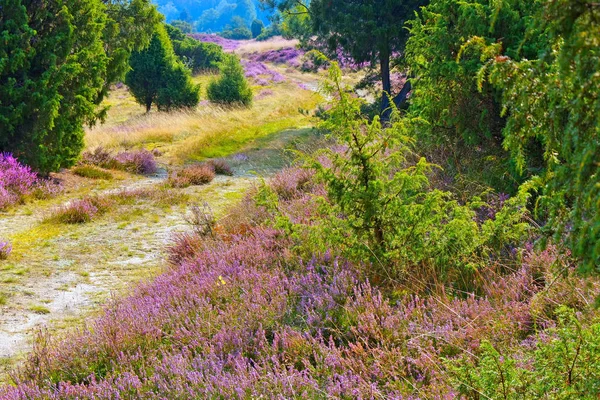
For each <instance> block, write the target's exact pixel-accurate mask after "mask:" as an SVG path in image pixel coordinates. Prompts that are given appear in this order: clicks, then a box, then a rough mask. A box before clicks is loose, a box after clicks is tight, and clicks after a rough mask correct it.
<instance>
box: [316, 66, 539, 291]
mask: <svg viewBox="0 0 600 400" xmlns="http://www.w3.org/2000/svg"><path fill="white" fill-rule="evenodd" d="M325 89H326V91H327V93H328V94H329V95H330V96H331V97H332V98H334V99H336V100H335V101H334V102H333V104H332V108H331V110H329V111H328V112H327V119H326V120H325V122H324V123H323V125H322V128H323V129H324V130H325V131H327V132H330V134H331V136H332V138H333V139H335V140H336V142H337V143H339V144H340V146H341V148H342V149H343V150H339V149H338V150H330V149H329V150H324V151H322V152H320V153H319V154H318V157H317V158H316V159H314V160H313V162H312V167H314V168H315V169H316V170H317V176H318V178H320V179H321V180H322V181H323V182H325V184H326V187H327V189H328V197H329V199H331V200H332V202H333V203H334V204H333V209H331V208H329V209H330V215H331V217H330V221H329V222H328V223H330V224H331V225H332V226H335V227H336V228H335V229H332V230H329V229H327V230H326V231H329V232H332V231H333V232H335V231H336V230H337V231H338V233H335V234H331V233H329V234H327V233H324V232H319V233H318V234H317V235H316V236H317V237H321V239H317V241H320V240H324V241H325V242H326V243H332V242H333V243H339V244H340V246H341V248H347V249H348V254H349V255H350V256H351V258H356V259H357V260H365V259H370V260H371V261H372V262H373V265H374V268H375V272H376V274H375V275H376V278H377V279H392V280H398V279H403V278H406V277H407V276H410V274H411V273H414V272H415V271H414V270H416V269H421V270H423V269H424V270H426V271H428V272H427V274H426V275H427V276H428V277H429V278H430V279H433V280H437V281H438V282H440V281H443V282H448V283H456V282H457V281H460V283H461V284H462V285H464V286H462V288H463V289H470V288H469V283H468V282H469V281H470V279H469V278H468V276H469V274H470V273H472V272H473V271H476V270H477V269H478V268H479V267H482V266H484V265H485V263H486V262H487V261H486V260H487V258H488V257H493V258H500V257H501V254H502V252H503V249H504V248H505V246H508V245H510V244H518V243H519V242H520V241H521V240H522V239H523V238H524V237H526V233H527V231H528V224H527V223H524V222H523V217H524V216H525V215H526V213H527V211H526V208H525V204H526V203H527V199H528V198H529V195H528V194H527V190H526V189H527V187H526V186H524V187H523V190H522V191H521V192H520V193H519V195H517V196H515V197H513V198H511V199H510V200H509V201H507V202H506V203H505V204H504V206H503V207H502V209H501V210H499V212H498V213H496V215H495V216H494V217H493V218H490V219H486V220H485V221H480V223H478V222H477V219H476V218H475V211H474V210H475V209H476V208H477V207H480V206H481V204H482V203H481V201H480V199H479V198H473V199H469V201H468V203H467V204H464V205H463V204H460V203H459V202H458V201H457V200H456V199H455V198H454V196H453V195H452V194H451V193H447V192H442V191H440V190H437V189H435V187H434V186H433V185H432V184H431V183H430V180H429V177H430V176H431V171H432V169H434V168H436V166H435V165H433V164H431V163H428V162H427V161H426V160H425V158H423V157H419V156H418V155H417V154H416V153H415V152H414V148H415V146H414V145H415V143H414V135H413V134H412V131H413V129H414V124H413V121H411V120H410V119H408V118H399V115H398V111H397V109H394V108H393V112H392V115H391V116H392V120H391V124H390V125H389V126H386V125H382V124H381V122H380V121H379V117H375V118H374V119H373V120H372V121H369V120H368V119H366V118H365V117H364V116H363V115H362V114H361V101H360V100H358V99H356V98H353V97H351V96H350V94H349V93H347V91H346V89H345V88H344V87H343V86H342V83H341V70H340V69H339V67H338V66H337V64H336V63H333V65H332V67H331V69H330V83H329V84H328V85H326V86H325ZM392 107H393V106H392ZM323 157H324V159H326V160H328V161H327V162H323V161H321V160H323ZM338 215H341V216H343V217H342V218H340V217H334V216H338ZM332 221H333V222H332ZM344 227H347V228H350V229H351V230H352V232H353V234H348V233H347V231H346V229H345V228H344ZM480 260H481V261H480ZM382 268H383V270H382Z"/></svg>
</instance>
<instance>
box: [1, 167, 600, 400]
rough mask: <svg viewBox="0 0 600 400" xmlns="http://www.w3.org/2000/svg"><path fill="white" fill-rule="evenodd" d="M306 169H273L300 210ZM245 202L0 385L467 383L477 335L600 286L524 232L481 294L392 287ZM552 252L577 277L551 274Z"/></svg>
mask: <svg viewBox="0 0 600 400" xmlns="http://www.w3.org/2000/svg"><path fill="white" fill-rule="evenodd" d="M311 178H312V172H310V171H308V170H305V169H299V168H290V169H287V170H284V171H283V172H281V173H280V174H279V175H278V176H276V177H274V178H273V179H272V180H271V182H270V187H271V189H272V190H273V192H274V193H275V194H276V195H277V196H278V198H279V204H278V212H280V213H282V214H283V215H285V216H287V217H288V218H290V220H293V221H294V222H296V223H304V224H309V223H311V220H314V218H315V216H316V213H317V212H318V211H316V210H317V209H318V207H316V204H315V202H314V201H315V200H314V197H315V196H314V195H315V194H318V195H324V194H325V193H324V188H323V187H322V186H321V185H319V184H316V183H313V182H311V181H312V179H311ZM240 208H241V212H239V215H243V217H240V218H238V219H237V224H238V227H237V228H235V227H234V228H231V227H230V228H226V229H225V231H224V232H222V233H219V236H218V237H213V236H211V237H208V238H202V237H200V236H198V235H196V236H195V234H193V233H191V234H185V235H181V236H178V237H177V238H176V243H175V245H174V246H173V247H172V250H170V252H169V255H170V262H171V264H172V266H171V268H170V269H169V270H168V271H166V272H165V273H164V274H162V275H160V276H159V277H157V278H156V279H155V280H154V281H153V282H150V283H144V284H142V285H141V286H139V287H138V288H137V289H135V290H134V292H133V293H132V294H131V295H130V296H129V297H126V298H123V299H120V300H115V301H114V302H112V303H111V304H109V305H108V306H107V307H106V308H105V310H104V312H103V314H102V315H101V316H100V317H99V318H97V319H96V320H95V321H93V322H92V323H91V324H90V325H89V326H88V327H87V328H86V329H84V330H83V331H82V332H78V333H74V334H72V335H70V336H68V337H66V338H58V339H51V338H48V337H43V336H42V337H40V340H39V341H38V344H37V346H36V347H35V350H34V352H33V354H32V355H31V357H30V358H29V361H28V362H27V363H26V364H25V365H24V366H23V368H22V369H21V370H20V371H18V373H16V374H15V375H14V376H15V380H16V385H15V386H10V387H5V388H4V389H0V398H3V399H7V400H17V399H19V400H21V399H67V398H97V399H113V398H168V399H176V398H181V399H183V398H260V397H263V398H353V399H373V398H389V399H419V398H428V399H429V398H439V399H442V398H444V399H450V398H458V393H457V392H456V391H455V385H454V382H453V381H452V378H451V376H450V374H449V373H448V370H447V364H448V361H449V360H452V359H455V358H459V357H463V356H465V357H469V356H470V355H473V356H475V355H476V354H477V352H478V349H479V348H480V345H481V343H482V342H483V341H487V342H491V343H494V344H495V345H496V346H504V347H506V348H511V349H521V350H523V351H531V349H532V348H535V346H536V344H537V343H538V341H540V337H541V336H540V335H539V334H538V332H540V331H543V330H544V329H546V328H550V327H552V326H554V324H555V322H554V321H555V314H554V311H553V310H554V308H553V307H554V306H555V305H556V304H567V305H569V306H570V307H573V308H574V309H579V310H583V309H584V308H585V304H586V303H592V302H593V299H594V298H596V297H597V296H598V294H600V284H599V283H598V282H593V283H590V282H589V281H588V282H587V284H584V283H583V278H581V277H578V276H577V275H575V274H574V273H573V272H574V271H573V269H572V268H571V267H569V264H568V263H567V261H566V260H565V259H563V257H565V256H564V255H561V254H560V252H559V251H558V250H557V249H556V248H554V247H550V248H548V249H547V250H545V251H542V252H536V251H534V250H533V248H532V247H529V248H526V249H524V250H523V251H524V254H523V257H522V262H521V263H520V265H515V266H514V268H513V269H512V272H509V273H506V271H505V270H504V269H503V267H502V266H499V265H495V264H493V263H491V264H490V266H489V267H488V268H486V269H484V270H481V271H479V273H478V275H479V278H478V279H480V280H481V284H480V293H478V294H477V295H475V294H464V293H463V294H461V295H457V296H451V295H449V294H447V293H438V294H436V293H431V294H430V295H428V296H419V295H417V294H415V292H414V290H412V289H413V288H410V287H401V288H399V289H401V290H400V291H399V292H395V293H394V294H393V295H390V294H389V293H386V292H385V291H383V290H382V289H381V288H378V287H376V286H375V285H373V284H372V283H370V282H368V281H367V280H365V279H364V278H363V275H362V274H361V268H359V267H358V266H355V265H353V264H351V263H349V262H346V261H344V260H342V259H340V258H339V256H336V251H335V250H324V251H320V252H315V253H314V254H312V255H305V256H302V257H300V256H299V255H298V254H297V253H295V250H294V247H295V245H296V244H297V242H295V240H294V238H293V237H290V235H286V234H284V232H282V231H280V230H278V229H274V228H272V227H269V224H268V221H269V220H270V219H271V217H272V216H270V215H269V210H268V208H267V207H266V206H262V205H261V203H260V202H255V201H253V199H252V197H248V198H246V199H245V200H244V202H243V203H242V205H241V206H240ZM233 212H235V210H233ZM265 222H266V223H265ZM241 225H244V228H243V229H242V228H241ZM557 263H558V264H560V263H563V265H565V268H564V269H563V271H562V273H563V274H566V275H568V276H569V279H568V280H553V281H552V284H551V285H545V284H544V281H545V279H546V277H548V276H550V275H549V274H550V273H551V272H550V271H551V269H552V268H553V266H554V265H556V264H557ZM414 279H415V286H418V285H420V282H418V277H415V278H414ZM542 294H543V296H542ZM526 365H528V364H526ZM528 367H531V368H533V366H528Z"/></svg>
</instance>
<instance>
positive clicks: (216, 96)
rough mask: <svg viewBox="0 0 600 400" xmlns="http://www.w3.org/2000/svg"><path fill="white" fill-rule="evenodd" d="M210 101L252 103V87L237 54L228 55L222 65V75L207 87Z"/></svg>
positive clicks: (247, 104) (245, 104)
mask: <svg viewBox="0 0 600 400" xmlns="http://www.w3.org/2000/svg"><path fill="white" fill-rule="evenodd" d="M207 96H208V99H209V100H210V101H212V102H213V103H218V104H227V105H233V104H240V105H244V106H249V105H250V104H252V97H253V94H252V88H250V85H249V84H248V81H247V80H246V77H245V76H244V68H243V67H242V65H241V64H240V60H239V59H238V58H237V57H236V56H235V55H228V56H227V57H226V59H225V61H224V62H223V64H222V65H221V76H220V77H219V78H218V79H214V80H213V81H212V82H210V84H209V85H208V88H207Z"/></svg>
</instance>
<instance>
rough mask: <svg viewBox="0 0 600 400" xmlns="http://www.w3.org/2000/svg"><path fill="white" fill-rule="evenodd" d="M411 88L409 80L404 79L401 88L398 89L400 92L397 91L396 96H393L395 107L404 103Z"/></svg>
mask: <svg viewBox="0 0 600 400" xmlns="http://www.w3.org/2000/svg"><path fill="white" fill-rule="evenodd" d="M411 90H412V85H411V83H410V80H408V79H407V80H406V82H405V83H404V86H403V87H402V90H401V91H400V93H398V94H397V95H396V96H394V104H395V105H396V107H397V108H400V107H402V105H403V104H404V103H406V99H407V98H408V94H409V93H410V91H411Z"/></svg>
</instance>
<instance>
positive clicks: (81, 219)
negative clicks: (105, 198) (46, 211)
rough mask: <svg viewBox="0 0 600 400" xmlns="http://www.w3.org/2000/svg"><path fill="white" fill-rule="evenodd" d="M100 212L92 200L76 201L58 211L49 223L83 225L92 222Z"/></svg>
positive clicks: (49, 219)
mask: <svg viewBox="0 0 600 400" xmlns="http://www.w3.org/2000/svg"><path fill="white" fill-rule="evenodd" d="M100 211H101V210H99V209H98V207H97V206H96V204H95V202H94V201H93V200H92V199H90V198H87V199H81V200H74V201H72V202H70V203H69V204H67V205H64V206H62V207H60V208H58V209H56V210H55V211H54V212H53V214H52V215H51V216H50V218H48V219H47V221H55V222H59V223H62V224H83V223H86V222H90V221H91V220H92V219H93V218H94V217H95V216H96V215H97V214H98V213H99V212H100Z"/></svg>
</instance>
